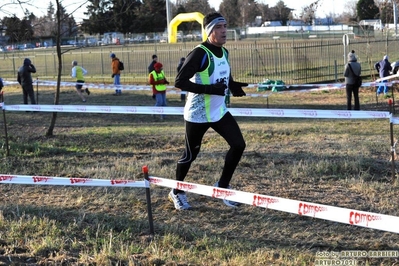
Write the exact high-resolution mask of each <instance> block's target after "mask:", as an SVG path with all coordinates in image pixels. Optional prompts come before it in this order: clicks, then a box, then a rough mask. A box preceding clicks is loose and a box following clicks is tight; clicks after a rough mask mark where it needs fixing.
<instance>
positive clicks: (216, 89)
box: [204, 83, 227, 96]
mask: <svg viewBox="0 0 399 266" xmlns="http://www.w3.org/2000/svg"><path fill="white" fill-rule="evenodd" d="M226 89H227V86H226V84H224V83H216V84H212V85H207V86H205V88H204V93H205V94H213V95H220V96H224V95H225V91H226Z"/></svg>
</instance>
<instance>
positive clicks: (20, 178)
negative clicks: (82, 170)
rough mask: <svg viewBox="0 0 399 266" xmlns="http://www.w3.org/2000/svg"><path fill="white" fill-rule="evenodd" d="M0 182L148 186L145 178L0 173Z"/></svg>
mask: <svg viewBox="0 0 399 266" xmlns="http://www.w3.org/2000/svg"><path fill="white" fill-rule="evenodd" d="M0 183H3V184H7V183H8V184H24V185H57V186H91V187H137V188H149V187H150V184H149V182H148V181H147V180H144V181H135V180H118V179H91V178H80V177H76V178H71V177H52V176H27V175H5V174H0Z"/></svg>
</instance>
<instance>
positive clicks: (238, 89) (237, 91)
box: [229, 81, 248, 97]
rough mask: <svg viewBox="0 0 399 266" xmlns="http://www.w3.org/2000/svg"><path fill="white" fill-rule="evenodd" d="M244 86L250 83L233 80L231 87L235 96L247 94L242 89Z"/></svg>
mask: <svg viewBox="0 0 399 266" xmlns="http://www.w3.org/2000/svg"><path fill="white" fill-rule="evenodd" d="M242 87H248V83H242V82H235V81H232V82H230V84H229V89H230V91H231V93H232V94H233V96H234V97H242V96H245V95H246V94H245V92H244V91H243V90H242Z"/></svg>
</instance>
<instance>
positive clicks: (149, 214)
mask: <svg viewBox="0 0 399 266" xmlns="http://www.w3.org/2000/svg"><path fill="white" fill-rule="evenodd" d="M142 170H143V174H144V179H145V181H146V183H148V184H150V179H149V177H148V166H146V165H145V166H143V167H142ZM145 194H146V199H147V213H148V222H149V224H150V234H151V235H153V234H154V220H153V218H152V209H151V194H150V186H149V185H148V187H146V188H145Z"/></svg>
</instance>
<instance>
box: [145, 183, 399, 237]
mask: <svg viewBox="0 0 399 266" xmlns="http://www.w3.org/2000/svg"><path fill="white" fill-rule="evenodd" d="M149 179H150V183H151V184H153V185H157V186H162V187H169V188H174V189H179V190H183V191H186V192H190V193H196V194H200V195H204V196H208V197H212V198H218V199H227V200H232V201H236V202H240V203H243V204H248V205H252V206H258V207H262V208H266V209H272V210H277V211H283V212H288V213H293V214H298V215H301V216H308V217H313V218H318V219H324V220H328V221H333V222H339V223H344V224H351V225H356V226H361V227H366V228H370V229H378V230H382V231H387V232H393V233H399V227H398V224H399V217H397V216H391V215H385V214H379V213H373V212H364V211H359V210H355V209H346V208H341V207H335V206H329V205H323V204H318V203H312V202H305V201H300V200H291V199H285V198H280V197H274V196H267V195H262V194H256V193H249V192H243V191H238V190H232V189H223V188H217V187H211V186H205V185H199V184H193V183H189V182H180V181H176V180H171V179H166V178H161V177H154V176H150V177H149Z"/></svg>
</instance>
